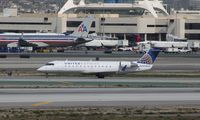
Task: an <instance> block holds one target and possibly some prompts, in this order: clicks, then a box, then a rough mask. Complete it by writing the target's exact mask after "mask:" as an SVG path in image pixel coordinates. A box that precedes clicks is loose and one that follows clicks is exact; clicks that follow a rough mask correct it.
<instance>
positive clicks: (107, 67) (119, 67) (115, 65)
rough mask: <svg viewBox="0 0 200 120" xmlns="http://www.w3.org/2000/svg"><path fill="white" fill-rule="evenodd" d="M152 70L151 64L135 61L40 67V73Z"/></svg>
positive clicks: (51, 64) (64, 62) (90, 62)
mask: <svg viewBox="0 0 200 120" xmlns="http://www.w3.org/2000/svg"><path fill="white" fill-rule="evenodd" d="M151 68H152V65H150V64H141V63H137V62H134V61H53V62H49V63H48V64H46V65H44V66H42V67H40V68H39V69H38V71H40V72H45V73H51V72H78V73H94V74H95V73H123V72H134V71H144V70H149V69H151Z"/></svg>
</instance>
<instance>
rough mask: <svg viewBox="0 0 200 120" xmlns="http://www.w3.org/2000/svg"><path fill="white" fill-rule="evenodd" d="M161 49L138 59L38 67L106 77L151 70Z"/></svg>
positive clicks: (54, 63) (44, 69) (78, 62)
mask: <svg viewBox="0 0 200 120" xmlns="http://www.w3.org/2000/svg"><path fill="white" fill-rule="evenodd" d="M159 52H160V50H159V49H156V48H154V49H150V50H149V51H148V53H146V54H144V55H143V56H142V57H141V58H140V59H139V60H138V61H68V60H66V61H52V62H49V63H47V64H46V65H44V66H42V67H40V68H39V69H37V71H39V72H43V73H46V74H48V73H58V72H63V73H65V72H79V73H86V74H95V75H96V76H97V77H98V78H104V77H105V76H106V75H109V74H111V73H128V72H137V71H145V70H150V69H151V68H152V67H153V63H154V62H155V60H156V58H157V56H158V54H159Z"/></svg>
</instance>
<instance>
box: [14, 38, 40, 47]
mask: <svg viewBox="0 0 200 120" xmlns="http://www.w3.org/2000/svg"><path fill="white" fill-rule="evenodd" d="M18 47H38V45H37V44H35V43H30V42H28V41H26V40H24V39H22V38H20V39H19V40H18Z"/></svg>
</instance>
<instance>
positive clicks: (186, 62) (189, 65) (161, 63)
mask: <svg viewBox="0 0 200 120" xmlns="http://www.w3.org/2000/svg"><path fill="white" fill-rule="evenodd" d="M66 59H68V60H95V58H94V57H68V58H63V57H49V58H43V57H41V58H30V59H22V58H4V59H2V58H1V59H0V70H24V71H27V70H36V69H37V68H39V67H41V66H42V65H44V64H45V63H47V62H50V61H54V60H66ZM138 59H139V57H114V58H107V57H106V58H100V60H103V61H105V60H107V61H116V60H117V61H135V60H138ZM153 70H159V71H172V72H173V71H181V72H182V71H189V72H193V71H194V72H199V71H200V58H193V57H158V60H157V61H156V62H155V65H154V67H153Z"/></svg>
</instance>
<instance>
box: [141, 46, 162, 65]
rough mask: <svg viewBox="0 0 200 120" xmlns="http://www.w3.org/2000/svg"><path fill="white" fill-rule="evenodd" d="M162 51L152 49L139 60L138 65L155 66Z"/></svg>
mask: <svg viewBox="0 0 200 120" xmlns="http://www.w3.org/2000/svg"><path fill="white" fill-rule="evenodd" d="M160 51H161V50H160V49H155V48H153V49H150V50H149V51H148V53H146V54H144V55H143V56H142V57H141V58H140V59H139V60H138V63H143V64H153V63H154V62H155V60H156V58H157V56H158V54H159V52H160Z"/></svg>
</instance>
